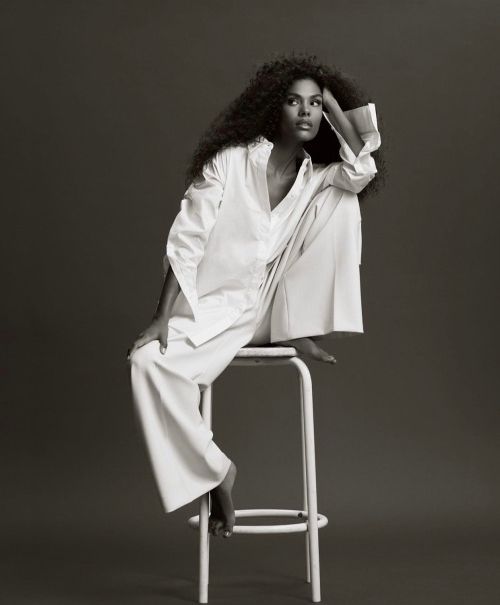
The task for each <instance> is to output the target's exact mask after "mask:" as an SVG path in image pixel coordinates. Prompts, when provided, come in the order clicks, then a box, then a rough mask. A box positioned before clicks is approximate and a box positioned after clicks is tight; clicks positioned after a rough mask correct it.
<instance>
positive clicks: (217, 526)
mask: <svg viewBox="0 0 500 605" xmlns="http://www.w3.org/2000/svg"><path fill="white" fill-rule="evenodd" d="M223 525H224V524H223V523H222V521H219V520H217V521H216V523H215V527H214V536H220V534H221V532H222V527H223Z"/></svg>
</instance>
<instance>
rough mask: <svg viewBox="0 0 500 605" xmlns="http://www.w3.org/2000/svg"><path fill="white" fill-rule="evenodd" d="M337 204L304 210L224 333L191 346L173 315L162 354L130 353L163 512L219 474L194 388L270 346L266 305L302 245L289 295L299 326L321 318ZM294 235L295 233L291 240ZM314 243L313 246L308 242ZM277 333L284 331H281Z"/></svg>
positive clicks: (224, 461) (329, 282)
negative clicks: (246, 352)
mask: <svg viewBox="0 0 500 605" xmlns="http://www.w3.org/2000/svg"><path fill="white" fill-rule="evenodd" d="M330 189H331V188H330ZM325 202H326V203H325ZM337 203H338V199H335V200H334V199H333V198H332V196H328V194H327V193H326V194H325V193H324V194H323V195H322V196H319V197H318V200H317V203H316V207H312V208H311V212H309V213H308V216H305V217H304V219H305V220H304V221H302V223H301V227H302V231H301V230H300V229H298V230H297V233H296V234H295V237H294V238H293V239H292V240H291V245H290V246H289V247H288V249H287V250H285V252H284V253H283V254H282V257H281V258H278V259H276V262H273V263H272V264H270V265H269V266H268V271H267V273H266V276H265V278H264V281H263V282H262V284H261V287H260V289H259V297H258V300H257V304H256V305H255V307H251V308H248V309H246V310H245V311H244V313H243V314H242V315H241V316H240V317H239V318H238V319H237V320H236V321H235V322H234V324H232V325H231V326H230V327H229V328H227V329H226V330H224V331H223V332H222V333H220V334H217V335H216V336H214V337H213V338H211V339H210V340H208V341H206V342H204V343H202V344H200V345H198V346H195V345H194V344H193V343H192V341H191V340H190V339H189V338H188V337H187V335H186V334H184V332H183V331H182V330H181V329H179V326H182V325H183V324H182V321H181V322H176V316H173V317H172V318H171V321H170V322H169V331H168V342H167V348H166V351H165V353H164V354H162V353H161V352H160V344H159V342H158V341H157V340H155V341H153V342H150V343H148V344H146V345H144V346H142V347H140V348H139V349H137V350H136V351H135V352H134V354H133V355H132V357H131V359H130V376H131V388H132V389H131V390H132V398H133V402H134V407H135V410H136V414H137V417H138V419H139V423H140V425H141V427H142V431H143V435H144V438H145V443H146V446H147V451H148V454H149V458H150V461H151V465H152V468H153V472H154V476H155V479H156V484H157V487H158V489H159V493H160V496H161V500H162V502H163V507H164V509H165V511H166V512H171V511H174V510H176V509H178V508H179V507H181V506H183V505H185V504H187V503H189V502H192V501H193V500H195V499H196V498H199V497H200V496H201V495H203V494H205V493H206V492H208V491H210V490H211V489H213V488H214V487H216V486H217V485H219V483H221V481H222V480H223V479H224V477H225V476H226V474H227V471H228V469H229V466H230V462H231V461H230V459H229V458H228V457H227V456H226V455H225V454H224V452H222V451H221V450H220V448H219V447H218V446H217V445H216V443H215V442H214V440H213V433H212V431H211V430H210V429H208V428H207V426H206V425H205V423H204V421H203V418H202V416H201V413H200V409H199V405H200V397H201V391H203V390H204V389H205V388H206V387H207V386H208V385H210V384H212V382H213V381H214V380H215V379H216V378H217V376H219V374H221V373H222V372H223V370H224V369H225V368H226V367H227V366H228V365H229V364H230V362H231V361H232V359H233V358H234V356H235V355H236V353H237V352H238V350H239V349H240V348H241V347H243V346H245V345H247V344H255V345H260V344H266V343H270V342H272V339H271V336H272V321H271V319H272V312H273V300H274V298H275V295H276V292H277V293H278V295H279V294H280V291H279V286H280V284H281V278H282V276H284V275H285V274H286V273H290V269H291V268H292V267H294V266H295V265H296V264H297V263H300V262H301V260H300V259H302V258H303V257H304V254H303V251H304V249H305V248H307V253H308V255H309V257H308V264H307V265H306V264H304V266H303V273H304V279H306V278H307V280H308V282H307V287H305V288H302V286H303V285H305V284H306V281H304V282H303V284H301V282H300V279H298V278H297V272H295V273H296V274H295V275H294V281H293V287H294V289H296V292H298V294H300V295H301V296H305V297H306V299H304V303H303V304H304V306H305V307H306V308H305V309H304V310H302V309H299V310H298V311H297V316H298V317H299V318H300V321H301V322H302V323H304V322H305V324H307V322H308V321H309V317H310V315H311V313H312V314H314V313H315V312H316V313H323V311H321V309H323V308H325V304H324V301H325V300H328V299H332V298H333V296H334V292H333V290H334V286H335V283H334V282H335V279H334V272H335V271H336V269H335V266H334V265H335V259H334V258H333V257H332V258H331V259H330V260H329V258H327V259H326V260H325V250H329V246H330V247H331V241H332V239H333V240H335V237H336V229H337V227H336V223H335V221H334V220H333V219H334V216H335V213H334V212H333V210H334V209H335V207H336V204H337ZM306 221H309V222H308V223H306ZM299 227H300V226H299ZM300 233H302V235H298V234H300ZM308 238H309V240H310V241H309V242H308V241H307V240H308ZM313 240H314V244H315V246H312V245H310V243H312V241H313ZM304 258H305V257H304ZM315 267H316V268H317V267H321V272H320V273H316V275H317V287H316V288H311V286H310V283H309V282H310V279H311V277H310V274H311V272H314V268H315ZM306 274H307V276H306ZM289 289H290V288H289V287H288V290H289ZM290 294H292V293H290V292H288V296H289V302H290V303H291V302H293V300H294V299H293V298H290ZM179 296H182V293H180V294H179ZM299 298H300V297H299V296H297V297H296V299H297V300H299ZM315 305H316V306H315ZM175 308H176V305H174V310H175ZM327 308H329V307H328V305H327ZM274 311H275V310H274ZM299 311H300V313H299ZM183 319H184V318H183ZM326 319H328V321H327V320H326ZM287 323H290V324H291V328H293V329H294V330H295V331H297V328H299V329H298V332H300V330H302V329H306V333H307V330H308V328H309V326H308V325H306V327H305V328H304V326H296V324H294V322H293V318H292V320H290V318H288V320H287ZM311 325H312V324H311ZM176 326H177V327H176ZM332 326H333V323H332V320H331V319H330V318H322V323H321V322H320V328H321V330H322V332H319V333H323V332H328V331H329V330H330V329H331V328H332ZM313 329H316V324H315V325H314V326H313ZM287 330H288V328H287ZM281 332H282V333H283V334H285V332H284V331H283V330H281ZM315 333H316V334H317V333H318V332H315ZM293 334H294V332H292V336H293ZM301 335H303V334H300V333H297V334H296V336H301ZM309 335H311V336H312V335H314V333H309ZM282 339H283V340H285V338H282Z"/></svg>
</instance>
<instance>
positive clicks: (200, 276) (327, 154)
mask: <svg viewBox="0 0 500 605" xmlns="http://www.w3.org/2000/svg"><path fill="white" fill-rule="evenodd" d="M341 104H342V105H343V106H344V107H349V106H351V107H354V108H351V109H347V110H345V111H343V110H342V109H341ZM359 104H360V96H359V93H358V90H357V89H356V87H355V86H354V84H353V83H352V82H350V81H349V80H348V79H347V78H346V77H345V76H344V75H342V74H341V73H340V72H339V71H333V70H331V69H330V68H328V67H326V66H324V65H322V64H320V63H319V62H318V61H317V59H316V57H315V56H314V55H313V56H297V55H293V54H292V55H289V56H282V57H278V58H277V59H274V60H273V61H269V62H267V63H265V64H263V65H262V66H261V67H260V68H259V69H258V71H257V72H256V74H255V76H254V77H253V78H252V79H251V80H250V83H249V85H248V86H247V88H246V89H245V91H244V92H243V93H242V94H241V95H240V96H239V97H238V98H237V99H236V100H234V101H233V102H232V103H231V104H230V105H229V107H228V108H227V109H226V110H225V111H223V112H222V113H221V114H220V115H219V116H218V118H217V119H216V120H215V121H214V123H213V124H212V125H211V127H210V128H209V130H208V131H207V133H206V134H205V136H204V137H203V138H202V140H201V141H200V143H199V146H198V149H197V151H196V153H195V154H194V157H193V160H192V164H191V166H190V169H189V171H188V174H187V184H189V186H188V189H187V190H186V192H185V193H184V197H183V199H182V201H181V208H180V211H179V213H178V215H177V216H176V218H175V220H174V222H173V224H172V227H171V229H170V232H169V235H168V239H167V245H166V254H165V257H164V269H165V282H164V285H163V289H162V292H161V295H160V299H159V302H158V308H157V310H156V312H155V314H154V316H153V320H152V322H151V324H150V325H149V326H148V327H147V328H146V329H145V330H144V332H142V333H141V334H140V335H139V337H138V338H137V339H136V341H135V342H134V344H133V346H132V348H131V350H130V353H129V354H128V359H129V360H130V362H131V385H132V394H133V400H134V404H135V408H136V410H137V413H138V417H139V419H140V423H141V426H142V429H143V432H144V436H145V441H146V445H147V449H148V453H149V456H150V460H151V464H152V467H153V471H154V473H155V477H156V481H157V485H158V488H159V492H160V495H161V498H162V501H163V505H164V508H165V511H166V512H171V511H173V510H176V509H177V508H179V507H180V506H183V505H185V504H187V503H188V502H191V501H192V500H194V499H195V498H199V497H200V496H201V495H202V494H204V493H206V492H210V493H211V515H210V522H209V530H210V532H211V533H212V534H213V535H215V536H217V535H219V534H220V533H221V532H223V535H224V537H229V536H231V533H232V529H233V525H234V521H235V514H234V506H233V502H232V497H231V492H232V487H233V484H234V481H235V477H236V465H235V464H234V462H233V461H231V460H230V459H229V458H228V457H227V456H226V455H225V454H224V453H223V452H222V451H221V450H220V449H219V448H218V446H217V445H216V444H215V442H214V441H213V439H212V437H213V433H212V431H210V430H209V429H208V428H207V427H206V425H205V424H204V423H203V420H202V418H201V415H200V412H199V402H200V391H202V390H203V389H205V388H206V387H207V386H208V385H210V384H211V383H212V382H213V381H214V380H215V378H216V377H217V376H218V375H219V374H220V373H221V372H222V371H223V370H224V369H225V368H226V367H227V366H228V364H229V363H230V362H231V360H232V359H233V358H234V355H235V354H236V352H237V351H238V350H239V349H240V348H241V347H243V346H245V345H247V344H252V345H258V344H265V343H276V344H281V343H283V344H288V345H292V346H295V347H296V348H297V349H298V350H299V352H301V353H303V354H305V355H307V356H309V357H312V358H314V359H317V360H320V361H324V362H329V363H334V362H335V360H334V358H333V356H332V355H330V354H329V353H328V352H326V351H325V350H323V349H322V348H321V347H320V346H319V345H318V343H317V342H316V340H317V339H318V338H320V337H321V336H327V335H333V334H342V333H346V334H349V333H356V332H362V331H363V329H362V320H361V307H360V300H359V262H360V250H361V247H360V246H361V231H360V220H361V217H360V214H359V204H358V198H357V194H358V193H360V192H361V191H363V194H364V195H366V192H367V191H370V189H371V190H373V189H374V187H373V179H374V177H375V174H376V173H377V172H380V164H381V162H379V158H378V159H377V166H376V164H375V160H374V157H372V155H371V153H372V152H376V150H377V149H378V147H379V146H380V135H379V132H378V130H377V118H376V114H375V106H374V105H373V103H368V104H365V105H364V106H361V107H358V105H359ZM339 155H340V157H339ZM341 202H342V203H341Z"/></svg>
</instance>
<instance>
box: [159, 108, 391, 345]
mask: <svg viewBox="0 0 500 605" xmlns="http://www.w3.org/2000/svg"><path fill="white" fill-rule="evenodd" d="M344 114H345V116H346V117H347V118H348V119H349V120H350V121H351V122H352V123H353V124H354V126H355V127H356V129H357V131H358V132H359V134H360V136H361V138H362V139H363V141H364V146H363V148H362V149H361V151H360V152H359V153H358V155H357V156H355V155H354V153H353V152H352V150H351V149H350V147H349V146H348V144H347V142H346V141H345V140H344V138H343V137H342V135H341V134H340V133H339V132H338V131H337V130H336V129H335V127H334V126H333V124H332V123H331V122H330V120H329V119H328V116H327V114H326V113H325V112H323V116H324V118H325V119H326V120H327V122H328V124H329V125H330V127H331V129H332V130H333V132H334V133H335V135H336V136H337V139H338V141H339V143H340V157H341V158H342V161H340V162H333V163H331V164H328V165H326V164H313V163H312V159H311V156H310V155H309V154H308V153H307V152H306V151H305V149H304V148H302V163H301V166H300V168H299V171H298V174H297V177H296V179H295V182H294V184H293V186H292V188H291V189H290V190H289V192H288V193H287V195H286V196H285V197H284V198H283V200H282V201H281V202H280V203H279V204H278V205H277V206H276V207H275V208H274V209H271V206H270V201H269V194H268V188H267V176H266V169H267V164H268V160H269V156H270V154H271V150H272V148H273V143H272V142H270V141H268V140H267V139H266V138H265V137H264V136H259V137H257V138H256V139H255V140H253V141H252V142H250V143H249V144H247V145H234V146H230V147H227V148H225V149H222V150H220V151H219V152H217V153H216V154H215V156H214V157H213V158H212V159H211V160H209V161H208V162H206V164H205V166H204V167H203V174H202V177H201V178H199V179H196V180H195V181H193V183H191V185H190V186H189V188H188V189H187V190H186V192H185V193H184V196H183V199H182V201H181V204H180V211H179V213H178V214H177V216H176V217H175V219H174V222H173V223H172V226H171V229H170V232H169V234H168V239H167V244H166V254H165V256H164V259H163V268H164V273H165V274H166V271H167V269H168V265H169V264H170V266H171V267H172V270H173V272H174V274H175V276H176V278H177V280H178V282H179V285H180V288H181V291H182V292H181V294H182V295H183V296H184V297H185V303H187V306H186V304H185V305H184V307H183V312H184V315H185V317H184V319H185V320H186V321H184V323H183V325H182V329H183V330H184V331H185V332H186V333H187V334H188V336H189V337H190V338H191V340H192V341H193V342H194V343H195V344H196V345H198V344H201V343H202V342H204V341H206V340H208V339H209V338H211V337H213V336H214V335H216V334H218V333H220V332H222V331H223V330H224V329H225V328H227V327H228V326H230V325H231V324H232V323H233V322H234V321H235V320H236V319H237V318H238V317H239V316H240V315H241V314H242V313H243V311H244V310H245V309H246V308H247V307H248V306H250V305H254V304H255V303H256V301H257V297H258V291H259V287H260V285H261V283H262V281H263V280H264V277H265V273H266V266H267V265H268V264H269V263H270V262H271V261H272V260H273V259H275V258H276V256H278V255H279V254H280V253H281V252H282V251H283V249H284V248H285V247H286V245H287V243H288V241H289V240H290V237H291V235H292V233H293V231H294V229H295V228H296V226H297V224H298V222H299V220H300V217H301V216H302V215H303V213H304V210H305V209H306V208H307V206H308V204H309V203H310V201H311V200H312V199H313V198H314V196H315V195H316V194H317V193H318V192H320V191H321V190H323V189H324V188H325V187H337V188H339V189H342V190H348V191H351V192H353V193H358V192H359V191H361V190H362V189H363V187H365V186H366V185H367V184H368V182H369V181H370V180H371V179H372V178H373V177H374V176H375V174H376V172H377V168H376V166H375V161H374V159H373V157H372V156H371V155H370V152H372V151H374V150H375V149H377V148H378V147H379V146H380V134H379V132H378V130H377V117H376V111H375V105H374V104H373V103H368V104H367V105H364V106H363V107H359V108H356V109H351V110H348V111H345V112H344ZM177 302H178V301H176V307H179V305H178V304H177ZM188 315H189V317H188Z"/></svg>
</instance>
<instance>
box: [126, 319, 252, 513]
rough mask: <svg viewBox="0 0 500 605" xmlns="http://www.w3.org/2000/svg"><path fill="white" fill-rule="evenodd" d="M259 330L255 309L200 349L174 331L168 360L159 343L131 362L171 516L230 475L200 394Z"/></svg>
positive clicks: (135, 395)
mask: <svg viewBox="0 0 500 605" xmlns="http://www.w3.org/2000/svg"><path fill="white" fill-rule="evenodd" d="M254 329H255V314H254V310H253V309H249V310H247V311H246V312H245V313H244V314H243V316H242V317H241V318H240V320H239V321H237V322H236V323H235V324H234V325H232V326H230V328H229V329H227V330H225V331H224V332H222V333H221V334H219V335H217V336H216V337H214V338H212V339H210V340H209V341H207V342H205V343H203V344H201V345H199V346H194V345H193V344H192V343H191V341H190V340H189V339H188V338H187V337H186V336H185V335H184V334H183V333H182V332H181V331H179V330H176V329H175V328H174V327H173V326H171V327H170V328H169V334H168V344H167V349H166V352H165V354H162V353H160V350H159V342H158V341H157V340H155V341H152V342H150V343H148V344H146V345H144V346H142V347H140V348H139V349H137V350H136V351H135V352H134V354H133V355H132V357H131V360H130V364H131V373H130V376H131V387H132V397H133V402H134V407H135V410H136V413H137V415H138V418H139V421H140V425H141V427H142V431H143V435H144V438H145V442H146V446H147V450H148V454H149V457H150V461H151V465H152V468H153V472H154V476H155V479H156V484H157V486H158V489H159V492H160V496H161V499H162V502H163V506H164V509H165V511H166V512H171V511H174V510H176V509H177V508H179V507H181V506H183V505H185V504H187V503H189V502H191V501H193V500H194V499H196V498H198V497H200V496H201V495H202V494H204V493H206V492H208V491H210V490H211V489H213V488H214V487H216V486H217V485H219V483H220V482H221V481H222V480H223V479H224V477H225V475H226V474H227V471H228V469H229V466H230V463H231V461H230V459H229V458H228V457H227V456H226V455H225V454H224V453H223V452H222V451H221V450H220V448H219V447H218V446H217V445H216V443H215V442H214V441H213V433H212V431H211V430H209V429H208V428H207V426H206V425H205V423H204V421H203V418H202V416H201V414H200V410H199V403H200V390H203V389H204V388H206V387H207V386H208V385H209V384H211V383H212V382H213V381H214V380H215V378H216V377H217V376H218V375H219V374H220V373H221V372H222V371H223V370H224V369H225V368H226V367H227V366H228V365H229V363H230V362H231V360H232V359H233V358H234V355H235V354H236V353H237V351H238V350H239V349H240V348H241V347H242V346H244V345H245V344H247V342H248V341H249V339H250V338H251V336H252V334H253V331H254Z"/></svg>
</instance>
